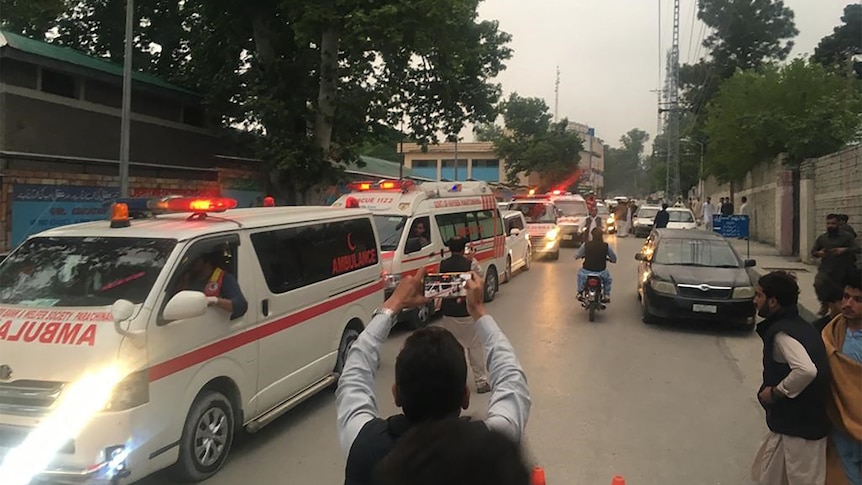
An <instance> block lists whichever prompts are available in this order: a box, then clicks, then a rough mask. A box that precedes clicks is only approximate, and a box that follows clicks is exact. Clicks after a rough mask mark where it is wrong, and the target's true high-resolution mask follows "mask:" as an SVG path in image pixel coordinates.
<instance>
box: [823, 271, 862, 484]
mask: <svg viewBox="0 0 862 485" xmlns="http://www.w3.org/2000/svg"><path fill="white" fill-rule="evenodd" d="M822 337H823V342H824V344H825V345H826V355H827V358H828V359H829V367H830V391H831V392H830V396H829V398H830V399H829V403H828V406H827V408H826V409H827V411H828V414H829V420H830V421H831V422H832V433H831V435H830V437H829V438H830V439H829V440H828V445H827V453H826V456H827V466H826V483H827V485H845V484H849V485H860V484H862V272H860V271H859V270H858V269H856V268H853V269H852V270H850V271H849V272H848V278H847V285H846V287H845V289H844V300H843V305H842V308H841V313H840V314H839V315H838V316H837V317H836V318H834V319H833V320H832V321H831V322H830V323H829V324H828V325H826V328H825V329H823V333H822Z"/></svg>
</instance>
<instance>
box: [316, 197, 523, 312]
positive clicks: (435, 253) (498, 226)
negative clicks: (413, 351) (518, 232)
mask: <svg viewBox="0 0 862 485" xmlns="http://www.w3.org/2000/svg"><path fill="white" fill-rule="evenodd" d="M351 189H352V192H351V193H349V194H345V195H344V196H342V197H341V198H339V199H338V200H337V201H335V202H334V203H333V206H334V207H347V208H350V207H362V208H365V209H369V210H370V211H371V212H373V213H374V222H375V223H376V224H377V232H378V233H379V234H380V249H381V251H382V258H383V267H384V271H385V274H386V276H385V278H384V281H385V284H386V291H387V293H386V294H387V296H388V294H389V292H391V291H392V290H393V289H394V288H395V286H397V284H398V281H400V279H401V278H402V277H403V276H407V275H412V274H415V273H416V272H417V271H418V270H419V269H420V268H422V267H424V268H426V270H427V271H429V272H436V271H438V270H439V267H440V261H442V260H443V259H445V258H446V257H447V255H448V254H449V253H448V249H447V248H446V242H448V241H449V240H450V239H451V238H452V237H454V236H465V237H467V238H468V239H469V241H470V245H471V247H472V249H473V251H474V255H475V257H476V260H477V261H478V262H479V264H480V265H481V266H482V271H483V272H484V275H485V300H486V301H491V300H493V299H494V297H495V296H496V294H497V290H498V289H499V284H500V275H501V274H502V273H503V272H504V271H505V268H506V235H505V233H504V231H503V221H502V219H501V218H500V211H499V210H498V209H497V200H496V198H495V197H494V193H493V191H492V190H491V187H490V186H489V185H488V184H487V183H486V182H425V183H422V184H415V183H413V182H412V181H410V180H402V181H393V180H385V181H380V182H357V183H354V184H351ZM405 229H406V230H405ZM433 313H434V305H433V304H430V303H429V305H428V306H427V307H423V308H420V309H415V310H411V311H410V314H408V315H406V317H407V320H408V321H409V322H411V323H412V325H413V326H414V327H418V326H422V325H425V324H427V323H428V322H429V321H430V319H431V317H432V316H433Z"/></svg>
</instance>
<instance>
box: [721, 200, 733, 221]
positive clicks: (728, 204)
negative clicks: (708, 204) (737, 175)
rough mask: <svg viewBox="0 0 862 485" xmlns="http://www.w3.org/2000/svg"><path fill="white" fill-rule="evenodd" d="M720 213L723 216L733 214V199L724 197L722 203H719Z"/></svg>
mask: <svg viewBox="0 0 862 485" xmlns="http://www.w3.org/2000/svg"><path fill="white" fill-rule="evenodd" d="M721 215H723V216H732V215H733V201H732V200H731V198H730V197H728V198H726V199H724V204H722V205H721Z"/></svg>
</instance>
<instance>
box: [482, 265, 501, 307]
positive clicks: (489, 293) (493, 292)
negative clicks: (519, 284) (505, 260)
mask: <svg viewBox="0 0 862 485" xmlns="http://www.w3.org/2000/svg"><path fill="white" fill-rule="evenodd" d="M499 289H500V277H499V276H498V275H497V268H496V267H494V266H490V267H488V272H487V274H485V303H490V302H492V301H494V298H495V297H496V296H497V291H498V290H499Z"/></svg>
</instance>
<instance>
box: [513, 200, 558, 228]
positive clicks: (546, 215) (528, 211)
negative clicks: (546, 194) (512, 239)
mask: <svg viewBox="0 0 862 485" xmlns="http://www.w3.org/2000/svg"><path fill="white" fill-rule="evenodd" d="M509 210H513V211H519V212H520V213H521V214H524V218H525V219H527V223H530V224H539V223H547V224H553V223H555V222H557V215H556V213H555V211H554V205H553V204H545V203H542V202H515V203H514V204H512V205H511V206H510V207H509Z"/></svg>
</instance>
